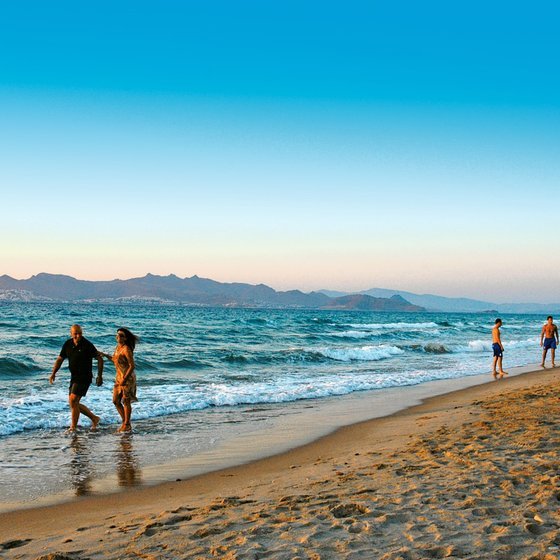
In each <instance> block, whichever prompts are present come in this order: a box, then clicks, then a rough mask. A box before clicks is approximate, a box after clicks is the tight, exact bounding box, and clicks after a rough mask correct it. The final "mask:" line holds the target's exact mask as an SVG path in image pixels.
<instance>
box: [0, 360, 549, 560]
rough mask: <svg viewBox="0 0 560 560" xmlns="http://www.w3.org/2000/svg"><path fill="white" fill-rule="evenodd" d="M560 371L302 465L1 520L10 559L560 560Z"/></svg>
mask: <svg viewBox="0 0 560 560" xmlns="http://www.w3.org/2000/svg"><path fill="white" fill-rule="evenodd" d="M559 394H560V369H548V370H544V371H543V370H540V371H537V372H530V373H527V374H523V375H519V376H515V377H511V378H508V379H504V380H502V381H494V382H489V383H486V384H483V385H477V386H474V387H470V388H467V389H462V390H459V391H455V392H453V393H449V394H446V395H442V396H437V397H434V398H430V399H428V400H426V401H425V402H423V403H422V404H421V405H419V406H414V407H412V408H409V409H406V410H404V411H401V412H398V413H396V414H394V415H391V416H388V417H385V418H379V419H375V420H370V421H367V422H362V423H359V424H355V425H352V426H348V427H345V428H341V429H340V430H338V431H336V432H335V433H333V434H331V435H329V436H326V437H324V438H321V439H320V440H318V441H316V442H313V443H311V444H308V445H305V446H303V447H300V448H297V449H295V450H292V451H290V452H287V453H282V454H280V455H277V456H274V457H271V458H268V459H263V460H259V461H255V462H252V463H250V464H247V465H244V466H240V467H235V468H229V469H226V470H221V471H218V472H215V473H211V474H206V475H202V476H198V477H194V478H191V479H188V480H182V481H175V482H170V483H166V484H163V485H158V486H154V487H149V488H140V489H132V490H129V491H126V492H121V493H117V494H110V495H105V496H91V497H85V498H81V499H76V500H74V501H72V502H68V503H63V504H59V505H55V506H49V507H45V508H35V509H27V510H20V511H15V512H9V513H4V514H1V515H0V557H2V558H6V559H16V558H17V559H39V558H40V559H43V560H45V559H50V560H56V559H58V560H64V559H74V560H78V559H80V560H84V559H87V558H89V559H92V560H93V559H101V558H115V559H116V558H123V559H124V558H131V559H132V558H148V559H161V558H166V559H178V558H189V559H191V558H192V559H207V558H224V559H234V558H239V559H245V558H247V559H257V558H270V559H275V560H280V559H286V560H288V559H289V560H295V559H314V560H318V559H339V558H340V559H358V558H360V559H363V558H375V559H383V560H389V559H391V560H397V559H407V560H408V559H410V560H413V559H424V558H488V559H490V558H491V559H498V558H504V559H506V558H507V559H533V560H537V559H541V560H552V559H556V558H558V557H560V536H558V528H559V527H560V488H559V487H558V478H557V474H558V467H559V466H560V460H559V458H558V448H559V443H560V441H559V439H560V436H559V434H558V430H557V427H556V424H557V418H558V416H559V414H560V400H559V399H558V395H559Z"/></svg>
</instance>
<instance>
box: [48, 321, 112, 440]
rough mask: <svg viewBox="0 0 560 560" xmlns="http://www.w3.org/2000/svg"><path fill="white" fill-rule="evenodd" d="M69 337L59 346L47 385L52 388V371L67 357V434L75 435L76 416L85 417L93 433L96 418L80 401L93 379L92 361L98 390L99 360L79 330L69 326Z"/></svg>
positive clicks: (100, 381) (53, 378) (101, 381)
mask: <svg viewBox="0 0 560 560" xmlns="http://www.w3.org/2000/svg"><path fill="white" fill-rule="evenodd" d="M70 337H71V338H69V339H68V340H67V341H66V342H65V343H64V345H63V346H62V350H61V351H60V355H59V356H58V358H57V359H56V361H55V363H54V366H53V370H52V373H51V376H50V378H49V382H50V384H51V385H52V384H53V383H54V381H55V378H56V372H57V371H58V370H59V369H60V366H61V365H62V363H63V362H64V360H65V359H66V358H68V369H70V390H69V395H68V404H69V405H70V412H71V424H70V428H69V429H68V431H69V432H75V431H76V428H77V426H78V419H79V418H80V413H82V414H85V415H86V416H87V417H88V418H89V419H90V420H91V428H92V429H93V430H94V429H95V428H97V424H99V416H96V415H95V414H94V413H93V412H92V411H91V410H90V409H89V408H88V407H87V406H85V405H83V404H82V403H81V402H80V400H81V398H82V397H85V396H86V393H87V391H88V389H89V386H90V385H91V382H92V379H93V367H92V361H93V359H94V358H95V359H96V360H97V380H96V384H97V386H98V387H99V386H100V385H102V384H103V358H102V357H101V356H100V355H99V352H98V351H97V349H96V348H95V346H94V345H93V344H92V343H91V342H90V341H89V340H87V339H86V338H84V337H83V336H82V327H80V325H72V327H70Z"/></svg>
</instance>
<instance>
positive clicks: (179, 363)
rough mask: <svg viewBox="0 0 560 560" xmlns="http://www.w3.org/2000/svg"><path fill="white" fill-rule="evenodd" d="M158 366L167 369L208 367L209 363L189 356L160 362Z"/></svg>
mask: <svg viewBox="0 0 560 560" xmlns="http://www.w3.org/2000/svg"><path fill="white" fill-rule="evenodd" d="M158 366H159V367H162V368H165V369H201V368H205V367H208V365H207V364H205V363H203V362H197V361H195V360H189V359H188V358H182V359H180V360H172V361H169V362H159V363H158Z"/></svg>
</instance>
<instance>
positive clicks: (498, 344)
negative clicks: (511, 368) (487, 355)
mask: <svg viewBox="0 0 560 560" xmlns="http://www.w3.org/2000/svg"><path fill="white" fill-rule="evenodd" d="M501 326H502V320H501V319H496V321H494V327H493V328H492V351H493V353H494V358H493V360H492V375H493V376H494V379H498V378H500V379H501V378H502V377H503V376H504V375H507V374H508V372H507V371H504V368H503V367H502V359H503V357H504V345H503V344H502V337H501V334H500V327H501ZM496 368H498V369H497V370H496Z"/></svg>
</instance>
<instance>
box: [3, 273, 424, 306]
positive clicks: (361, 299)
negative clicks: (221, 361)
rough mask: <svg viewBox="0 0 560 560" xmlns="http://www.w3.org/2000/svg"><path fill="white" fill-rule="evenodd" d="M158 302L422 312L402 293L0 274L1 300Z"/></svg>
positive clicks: (150, 276)
mask: <svg viewBox="0 0 560 560" xmlns="http://www.w3.org/2000/svg"><path fill="white" fill-rule="evenodd" d="M2 300H3V301H29V302H31V301H71V302H77V301H80V302H92V301H98V302H120V303H125V302H129V303H130V302H132V303H133V302H154V303H175V304H185V305H200V306H220V307H273V308H308V309H372V310H378V311H424V308H423V307H421V306H417V305H412V304H411V303H410V302H408V301H406V300H404V299H403V298H402V297H392V298H376V297H372V296H369V295H366V294H362V295H359V296H350V297H342V298H331V297H329V296H327V295H325V294H322V293H320V292H311V293H304V292H301V291H299V290H290V291H287V292H277V291H276V290H274V289H272V288H270V287H269V286H265V285H264V284H258V285H252V284H244V283H223V282H216V281H215V280H210V279H207V278H199V277H198V276H192V277H191V278H179V277H178V276H175V275H174V274H170V275H169V276H156V275H153V274H147V275H146V276H143V277H141V278H131V279H129V280H110V281H89V280H77V279H76V278H73V277H71V276H65V275H60V274H47V273H41V274H37V275H35V276H32V277H31V278H28V279H27V280H16V279H14V278H12V277H10V276H7V275H4V276H0V301H2Z"/></svg>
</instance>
